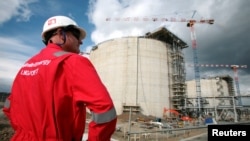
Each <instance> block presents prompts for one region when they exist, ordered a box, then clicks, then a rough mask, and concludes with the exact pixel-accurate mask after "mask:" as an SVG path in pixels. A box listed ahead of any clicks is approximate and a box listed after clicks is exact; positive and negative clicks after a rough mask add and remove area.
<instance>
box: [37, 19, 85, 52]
mask: <svg viewBox="0 0 250 141" xmlns="http://www.w3.org/2000/svg"><path fill="white" fill-rule="evenodd" d="M41 36H42V39H43V42H44V43H45V44H46V45H47V44H48V43H55V44H57V45H60V46H61V47H62V48H63V49H64V50H66V51H70V52H75V53H78V52H79V51H80V50H79V46H80V44H82V40H83V39H84V38H85V36H86V32H85V30H84V29H82V28H80V27H79V26H78V25H77V23H76V22H75V21H73V20H72V19H70V18H68V17H65V16H54V17H51V18H49V19H48V20H46V21H45V23H44V26H43V31H42V34H41Z"/></svg>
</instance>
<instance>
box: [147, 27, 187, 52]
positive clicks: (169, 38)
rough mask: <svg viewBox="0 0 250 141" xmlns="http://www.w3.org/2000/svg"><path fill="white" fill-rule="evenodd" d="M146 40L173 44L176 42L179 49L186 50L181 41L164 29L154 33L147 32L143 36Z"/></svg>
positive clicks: (184, 43) (185, 45)
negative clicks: (151, 39)
mask: <svg viewBox="0 0 250 141" xmlns="http://www.w3.org/2000/svg"><path fill="white" fill-rule="evenodd" d="M145 37H146V38H153V39H156V40H160V41H163V42H165V43H169V44H173V42H176V43H178V44H179V46H180V47H181V48H187V47H188V45H187V43H186V42H184V41H183V40H182V39H180V38H179V37H177V36H176V35H175V34H173V33H172V32H170V31H169V30H167V29H166V28H165V27H161V28H159V29H157V30H155V31H154V32H148V33H146V35H145Z"/></svg>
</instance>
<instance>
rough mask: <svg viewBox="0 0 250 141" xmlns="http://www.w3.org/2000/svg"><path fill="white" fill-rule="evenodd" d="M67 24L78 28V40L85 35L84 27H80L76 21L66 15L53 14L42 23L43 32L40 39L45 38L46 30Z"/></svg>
mask: <svg viewBox="0 0 250 141" xmlns="http://www.w3.org/2000/svg"><path fill="white" fill-rule="evenodd" d="M69 25H73V26H74V27H75V28H77V29H79V31H80V40H82V39H84V38H85V36H86V32H85V30H84V29H82V28H80V27H79V26H78V25H77V23H76V22H75V21H74V20H72V19H70V18H69V17H66V16H54V17H50V18H49V19H48V20H46V22H45V23H44V25H43V32H42V39H43V40H45V34H46V33H47V32H48V31H51V30H53V29H56V28H59V27H66V26H69Z"/></svg>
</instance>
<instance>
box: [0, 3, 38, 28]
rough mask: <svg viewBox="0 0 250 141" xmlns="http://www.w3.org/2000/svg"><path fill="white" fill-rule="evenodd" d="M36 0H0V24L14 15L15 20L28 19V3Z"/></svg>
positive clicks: (29, 14)
mask: <svg viewBox="0 0 250 141" xmlns="http://www.w3.org/2000/svg"><path fill="white" fill-rule="evenodd" d="M36 1H37V0H1V1H0V24H2V23H4V22H6V21H8V20H10V19H11V18H12V17H14V16H16V17H17V21H28V20H29V18H30V16H31V15H32V13H31V11H30V9H29V6H28V5H29V4H30V3H34V2H36Z"/></svg>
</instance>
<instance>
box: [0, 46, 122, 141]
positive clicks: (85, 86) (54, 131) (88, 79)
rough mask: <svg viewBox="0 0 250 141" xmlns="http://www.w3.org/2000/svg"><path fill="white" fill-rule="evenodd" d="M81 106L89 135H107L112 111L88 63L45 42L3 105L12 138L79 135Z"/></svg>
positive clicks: (54, 139) (41, 140)
mask: <svg viewBox="0 0 250 141" xmlns="http://www.w3.org/2000/svg"><path fill="white" fill-rule="evenodd" d="M86 107H87V108H88V109H90V111H91V114H92V121H91V122H90V123H89V127H88V131H89V133H88V141H109V140H110V138H111V135H112V134H113V132H114V131H115V126H116V121H117V116H116V111H115V108H114V105H113V102H112V99H111V97H110V95H109V93H108V91H107V89H106V87H105V86H104V85H103V83H102V82H101V80H100V78H99V76H98V74H97V72H96V70H95V69H94V67H93V65H92V64H91V62H90V61H89V60H88V59H87V58H85V57H83V56H80V55H78V54H74V53H69V52H65V51H63V50H62V49H61V48H60V47H58V46H57V45H54V44H49V45H48V46H47V47H46V48H44V49H43V50H41V52H40V53H39V54H37V55H35V56H34V57H32V58H31V59H30V60H28V61H27V62H26V63H25V64H24V65H23V67H22V68H21V69H20V71H19V72H18V74H17V76H16V78H15V80H14V83H13V86H12V90H11V95H10V96H9V97H8V99H7V101H6V104H5V106H4V109H3V111H4V113H5V114H6V115H7V116H8V118H9V119H10V122H11V125H12V127H13V129H14V130H15V134H14V136H13V137H12V141H19V140H20V141H81V139H82V136H83V133H84V129H85V123H86Z"/></svg>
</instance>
